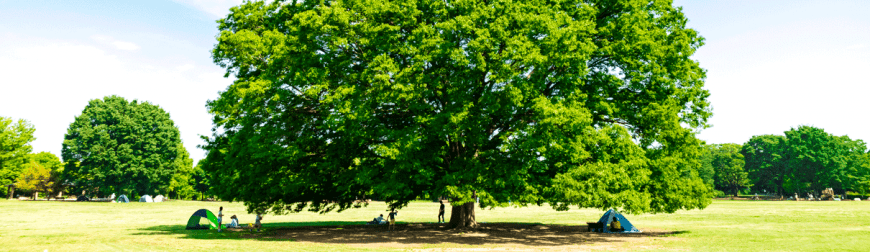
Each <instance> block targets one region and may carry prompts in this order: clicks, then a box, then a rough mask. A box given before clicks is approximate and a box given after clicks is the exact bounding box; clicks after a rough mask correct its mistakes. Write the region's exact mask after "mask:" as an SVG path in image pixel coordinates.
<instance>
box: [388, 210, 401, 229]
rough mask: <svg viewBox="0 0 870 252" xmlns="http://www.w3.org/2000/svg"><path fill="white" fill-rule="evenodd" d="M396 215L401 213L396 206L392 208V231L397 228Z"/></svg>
mask: <svg viewBox="0 0 870 252" xmlns="http://www.w3.org/2000/svg"><path fill="white" fill-rule="evenodd" d="M396 215H399V211H396V209H395V208H393V210H390V231H392V230H393V229H395V228H396Z"/></svg>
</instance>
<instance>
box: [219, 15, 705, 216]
mask: <svg viewBox="0 0 870 252" xmlns="http://www.w3.org/2000/svg"><path fill="white" fill-rule="evenodd" d="M686 22H687V20H686V18H685V17H684V16H683V14H682V12H681V10H680V9H679V8H675V7H673V6H671V3H670V2H669V1H652V2H650V1H563V2H549V1H516V2H511V1H493V2H480V1H459V2H449V3H448V2H444V1H411V2H409V1H374V2H373V1H355V0H347V1H345V0H338V1H328V2H318V1H274V2H272V3H268V4H267V3H263V2H248V3H245V4H243V5H242V6H239V7H234V8H232V9H231V13H230V14H229V15H228V16H227V18H225V19H221V20H219V27H218V28H219V29H220V35H219V36H218V38H217V39H218V43H217V45H216V46H215V49H214V50H213V58H214V61H215V62H216V63H217V64H218V65H220V66H222V67H224V68H226V69H227V75H230V74H233V75H235V76H236V77H237V81H235V82H234V83H233V84H232V85H231V86H230V87H228V89H227V90H226V91H224V92H222V93H221V95H220V98H218V99H216V100H214V101H210V102H209V103H208V108H209V110H210V112H211V113H212V114H214V124H215V129H214V130H215V131H214V135H213V136H212V137H211V138H209V139H207V141H208V143H207V144H206V145H205V146H203V148H204V149H205V150H207V151H208V157H207V158H206V162H204V163H203V169H205V170H206V171H208V172H209V173H210V176H211V179H212V180H211V183H212V190H213V191H214V192H215V193H216V194H217V195H218V196H220V197H221V198H223V199H227V200H240V201H244V202H245V204H246V205H247V206H248V210H249V211H251V212H263V211H264V210H271V211H272V212H276V213H284V212H286V211H287V210H291V211H301V210H303V209H304V208H306V207H307V208H308V210H310V211H319V212H328V211H331V210H333V209H338V210H339V211H340V210H343V209H347V208H350V207H360V206H361V205H358V204H357V205H355V204H354V202H358V201H356V200H358V199H365V198H371V197H377V198H378V199H382V200H386V201H387V202H388V203H389V207H401V206H404V205H406V204H407V203H408V202H409V201H411V200H414V199H416V198H418V197H422V196H424V195H444V196H448V197H450V198H451V204H453V212H452V213H453V215H452V216H451V220H450V223H451V225H453V226H456V227H474V226H476V225H477V224H476V221H475V219H474V201H475V199H476V198H480V205H481V206H482V207H493V206H506V205H508V202H512V203H513V204H518V205H526V204H543V203H548V202H549V203H551V204H552V205H553V206H554V208H556V209H558V210H564V209H567V208H568V206H572V205H573V206H579V207H596V208H610V207H615V208H619V209H622V210H623V211H626V212H630V213H640V212H651V213H657V212H673V211H676V210H678V209H693V208H703V207H705V206H706V205H707V204H709V202H710V199H709V198H710V197H709V196H710V191H709V189H708V188H707V186H705V185H704V183H703V181H702V180H701V179H700V178H698V177H697V169H698V167H699V166H700V163H699V162H698V158H699V156H700V145H701V142H700V141H699V140H697V139H696V138H695V135H694V133H693V132H694V130H696V129H699V128H703V127H705V126H706V120H707V118H708V117H709V116H710V111H709V106H708V103H707V101H706V98H707V96H708V93H707V91H706V90H704V89H703V88H702V87H703V80H704V78H705V72H704V70H703V69H701V68H700V67H699V66H698V63H697V62H695V61H694V60H692V59H690V57H691V55H692V54H694V52H695V50H696V49H697V48H698V47H699V46H701V45H702V44H703V38H701V37H700V36H698V34H697V33H696V32H695V31H694V30H692V29H688V28H686V27H685V26H686ZM218 178H219V179H218ZM585 189H594V190H591V191H584V190H585Z"/></svg>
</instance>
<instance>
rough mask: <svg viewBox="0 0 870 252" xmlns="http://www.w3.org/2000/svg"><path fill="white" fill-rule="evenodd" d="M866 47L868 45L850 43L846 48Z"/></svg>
mask: <svg viewBox="0 0 870 252" xmlns="http://www.w3.org/2000/svg"><path fill="white" fill-rule="evenodd" d="M864 47H867V45H865V44H854V45H850V46H848V47H846V50H854V49H861V48H864Z"/></svg>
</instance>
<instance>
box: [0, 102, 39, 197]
mask: <svg viewBox="0 0 870 252" xmlns="http://www.w3.org/2000/svg"><path fill="white" fill-rule="evenodd" d="M34 131H36V129H34V127H33V125H32V124H30V123H28V122H27V121H25V120H23V119H19V120H18V121H17V122H15V123H13V120H12V118H7V117H0V192H2V195H4V197H5V195H6V194H8V192H7V187H6V185H8V184H11V183H14V182H15V181H16V180H17V179H18V178H19V175H20V173H21V170H22V168H24V165H25V164H27V163H28V160H27V155H28V154H30V152H31V151H32V150H33V147H32V146H30V143H31V142H33V140H36V138H35V137H34V136H33V132H34Z"/></svg>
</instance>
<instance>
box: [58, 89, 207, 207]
mask: <svg viewBox="0 0 870 252" xmlns="http://www.w3.org/2000/svg"><path fill="white" fill-rule="evenodd" d="M62 156H63V159H64V161H66V162H67V163H66V167H65V173H67V174H69V175H70V176H69V177H70V179H72V180H74V182H75V183H76V185H77V186H78V187H80V188H89V189H91V190H93V189H99V191H100V192H102V193H118V194H121V193H128V194H129V193H139V194H146V193H147V194H153V193H156V192H158V190H160V189H163V188H166V187H167V186H168V185H169V183H170V181H171V180H172V177H173V176H174V175H175V173H176V171H178V170H179V169H181V168H182V167H183V166H184V165H185V163H188V164H189V163H190V161H185V159H186V157H187V156H188V154H187V150H186V149H184V146H183V145H182V144H181V138H180V137H179V132H178V128H177V127H175V124H174V123H173V121H172V119H170V118H169V113H167V112H165V111H164V110H163V109H162V108H160V107H158V106H157V105H153V104H151V103H148V102H144V103H140V102H138V101H136V100H133V101H131V102H128V101H127V100H126V99H124V98H121V97H118V96H107V97H105V98H103V99H95V100H91V101H90V102H89V103H88V105H87V106H86V107H85V109H84V110H83V111H82V114H81V115H79V116H77V117H76V119H75V121H74V122H73V123H71V124H70V126H69V128H68V129H67V133H66V135H65V137H64V141H63V149H62Z"/></svg>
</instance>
